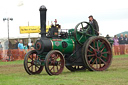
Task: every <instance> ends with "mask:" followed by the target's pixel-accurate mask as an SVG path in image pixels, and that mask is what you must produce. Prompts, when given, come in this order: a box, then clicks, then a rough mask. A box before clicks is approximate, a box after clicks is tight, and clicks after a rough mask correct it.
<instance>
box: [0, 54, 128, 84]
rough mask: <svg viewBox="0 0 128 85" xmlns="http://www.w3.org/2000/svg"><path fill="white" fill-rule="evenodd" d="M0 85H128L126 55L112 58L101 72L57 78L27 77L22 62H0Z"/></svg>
mask: <svg viewBox="0 0 128 85" xmlns="http://www.w3.org/2000/svg"><path fill="white" fill-rule="evenodd" d="M0 85H128V55H121V56H114V57H113V61H112V65H111V66H110V67H109V69H108V70H107V71H103V72H90V71H80V72H70V71H68V70H67V69H66V68H65V69H64V71H63V73H61V74H60V75H58V76H49V75H48V74H47V73H46V72H45V69H44V70H43V72H42V73H41V74H40V75H28V74H27V73H26V72H25V70H24V67H23V61H13V62H0Z"/></svg>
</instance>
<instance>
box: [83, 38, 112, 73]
mask: <svg viewBox="0 0 128 85" xmlns="http://www.w3.org/2000/svg"><path fill="white" fill-rule="evenodd" d="M82 55H83V56H82V58H83V60H84V61H83V62H84V63H85V66H86V67H87V68H88V69H89V70H90V71H103V70H106V69H107V68H108V67H109V66H110V64H111V61H112V49H111V45H110V43H109V42H108V41H107V40H106V39H105V38H104V37H101V36H95V37H91V38H89V40H87V42H85V43H84V45H83V48H82Z"/></svg>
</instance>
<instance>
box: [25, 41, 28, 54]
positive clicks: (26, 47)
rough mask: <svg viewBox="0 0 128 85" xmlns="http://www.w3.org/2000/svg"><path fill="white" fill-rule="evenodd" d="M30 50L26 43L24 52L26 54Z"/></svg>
mask: <svg viewBox="0 0 128 85" xmlns="http://www.w3.org/2000/svg"><path fill="white" fill-rule="evenodd" d="M27 52H28V46H27V44H26V43H25V44H24V53H25V54H26V53H27Z"/></svg>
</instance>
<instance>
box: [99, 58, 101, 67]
mask: <svg viewBox="0 0 128 85" xmlns="http://www.w3.org/2000/svg"><path fill="white" fill-rule="evenodd" d="M99 66H100V68H101V60H100V59H99Z"/></svg>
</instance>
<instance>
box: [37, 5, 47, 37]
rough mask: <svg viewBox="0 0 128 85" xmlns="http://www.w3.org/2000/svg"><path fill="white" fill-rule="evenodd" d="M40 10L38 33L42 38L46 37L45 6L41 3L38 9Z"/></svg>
mask: <svg viewBox="0 0 128 85" xmlns="http://www.w3.org/2000/svg"><path fill="white" fill-rule="evenodd" d="M39 11H40V27H41V28H40V30H41V32H40V34H41V37H42V38H46V11H47V9H46V7H45V6H44V5H42V6H41V7H40V9H39Z"/></svg>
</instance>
